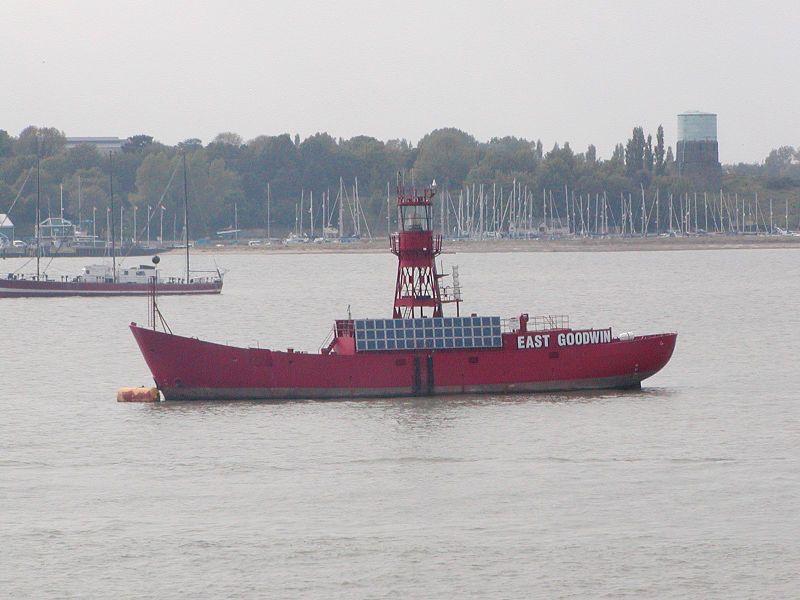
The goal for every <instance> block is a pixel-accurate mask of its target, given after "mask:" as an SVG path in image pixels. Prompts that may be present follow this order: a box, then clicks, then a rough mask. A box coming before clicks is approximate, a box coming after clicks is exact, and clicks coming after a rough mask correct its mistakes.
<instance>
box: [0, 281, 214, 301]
mask: <svg viewBox="0 0 800 600" xmlns="http://www.w3.org/2000/svg"><path fill="white" fill-rule="evenodd" d="M156 289H157V292H158V294H159V295H172V296H175V295H195V294H219V293H220V292H221V291H222V281H218V282H216V283H212V282H203V283H189V284H185V283H159V284H158V286H157V288H156ZM151 292H152V286H151V285H150V284H149V283H90V282H76V281H35V280H30V279H0V298H34V297H37V298H38V297H60V296H147V295H148V294H150V293H151Z"/></svg>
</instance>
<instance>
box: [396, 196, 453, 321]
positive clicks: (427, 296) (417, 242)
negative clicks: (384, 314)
mask: <svg viewBox="0 0 800 600" xmlns="http://www.w3.org/2000/svg"><path fill="white" fill-rule="evenodd" d="M435 193H436V188H435V184H434V185H433V186H431V187H427V188H424V189H423V190H421V191H418V190H417V189H416V188H412V189H410V190H406V189H405V188H403V187H401V186H398V188H397V214H398V229H399V231H398V232H397V233H393V234H392V236H391V238H390V243H391V249H392V254H394V255H396V256H397V283H396V285H395V292H394V310H393V318H395V319H411V318H413V317H441V316H442V293H441V291H440V289H439V279H440V278H441V277H442V275H439V274H437V272H436V257H437V256H438V255H439V254H440V253H441V251H442V236H441V235H434V233H433V196H434V194H435ZM445 301H447V300H445Z"/></svg>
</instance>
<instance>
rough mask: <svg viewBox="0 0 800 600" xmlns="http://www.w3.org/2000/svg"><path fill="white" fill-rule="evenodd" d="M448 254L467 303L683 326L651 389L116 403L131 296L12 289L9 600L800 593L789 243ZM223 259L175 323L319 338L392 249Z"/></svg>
mask: <svg viewBox="0 0 800 600" xmlns="http://www.w3.org/2000/svg"><path fill="white" fill-rule="evenodd" d="M443 258H444V263H445V266H446V267H447V266H448V265H450V264H453V263H457V264H459V265H460V270H461V281H462V284H463V286H464V295H465V299H466V303H465V308H466V310H467V311H469V312H479V313H482V314H500V315H503V316H511V315H514V314H517V313H519V312H521V311H528V312H530V313H531V314H555V313H565V314H570V316H571V319H572V323H573V325H576V326H595V327H605V326H609V325H610V326H613V327H614V328H615V330H616V331H617V332H620V331H626V330H630V331H634V332H637V333H644V332H660V331H668V330H677V331H678V332H679V338H678V345H677V349H676V352H675V355H674V357H673V360H672V362H671V363H670V364H669V365H668V366H667V368H666V369H665V370H664V371H663V372H662V373H660V374H658V375H657V376H655V377H653V378H652V379H650V380H648V381H646V382H645V387H644V389H642V390H641V391H637V392H624V393H618V392H603V393H596V394H580V395H574V394H559V395H546V396H535V395H522V396H491V397H473V396H465V397H456V398H447V399H407V400H392V401H385V400H375V401H359V402H341V403H318V402H295V403H282V404H269V403H249V402H248V403H246V402H240V403H225V404H213V403H161V404H156V405H137V404H118V403H116V402H115V391H116V389H117V388H118V387H121V386H127V385H143V384H149V383H150V377H149V373H148V371H147V369H146V366H145V364H144V362H143V360H142V359H141V357H140V356H139V353H138V350H137V348H136V346H135V344H134V341H133V339H132V337H131V335H130V333H129V332H128V330H127V327H126V325H127V324H128V323H129V322H130V321H138V322H140V323H141V322H144V323H146V321H147V317H146V314H147V311H146V301H145V300H144V299H135V298H133V299H121V298H117V299H35V300H27V299H14V300H2V301H0V326H2V332H3V334H2V345H0V357H2V363H0V364H2V378H1V380H2V387H3V394H2V395H0V415H2V418H0V532H2V543H0V596H3V597H9V598H63V597H80V598H110V597H119V598H153V597H158V598H210V597H214V598H217V597H235V598H247V597H260V598H267V597H269V598H298V597H304V598H306V597H307V598H335V597H341V598H458V597H474V598H531V597H541V598H586V597H611V598H618V597H622V598H624V597H629V598H687V597H694V598H791V597H798V595H800V581H799V580H798V574H797V572H798V565H800V516H799V514H800V510H799V509H800V460H798V441H800V408H798V383H800V375H798V368H797V360H798V350H800V343H799V342H798V339H799V338H800V317H799V316H798V310H797V299H798V297H800V253H798V251H796V250H785V251H782V250H748V251H733V250H731V251H706V252H648V253H635V252H624V253H613V254H605V253H603V254H601V253H593V254H590V253H565V254H549V253H546V254H540V253H529V254H528V253H520V254H458V255H452V254H451V255H445V256H444V257H443ZM214 260H216V262H217V263H218V264H219V265H220V266H223V267H227V268H228V269H230V272H229V273H228V275H227V277H226V282H225V291H224V293H223V295H222V296H220V297H205V298H199V297H198V298H163V299H162V301H161V306H162V310H163V312H164V314H165V315H166V317H167V319H168V321H169V322H170V324H171V326H172V328H173V330H174V331H175V332H176V333H184V334H189V335H197V336H199V337H207V338H210V339H213V340H218V341H223V342H230V343H236V344H242V345H256V344H259V345H261V346H262V347H265V346H268V347H274V348H285V347H287V346H292V347H295V348H298V349H306V350H312V351H313V350H315V349H317V348H318V347H319V345H320V344H321V343H322V341H323V339H324V338H325V336H326V334H327V332H328V331H329V329H330V326H331V324H332V321H333V319H334V318H337V317H342V316H343V315H345V314H346V311H347V305H348V304H350V305H351V309H352V312H353V315H354V316H356V317H362V316H368V315H370V316H388V315H389V312H388V308H389V306H390V303H391V298H392V292H393V285H394V267H395V263H394V260H393V257H392V256H390V255H388V254H387V255H352V254H338V255H337V254H327V255H289V254H276V255H258V256H250V255H246V256H245V255H241V256H235V255H224V256H218V257H210V256H209V255H202V256H199V257H198V258H197V259H196V261H195V264H196V266H197V267H198V268H202V267H208V266H213V261H214ZM181 261H182V259H181V257H180V256H169V255H168V256H165V257H164V260H163V262H162V266H163V268H164V270H165V271H169V270H175V271H177V270H180V268H181V264H182V263H181ZM84 262H85V259H61V260H60V261H58V262H57V263H53V266H57V267H58V269H57V270H55V271H52V272H53V273H56V274H57V273H58V272H59V271H62V272H70V271H76V270H78V269H79V268H80V267H81V266H82V265H83V264H84ZM19 263H20V261H12V260H5V261H0V272H2V273H5V272H8V271H10V270H13V268H15V266H17V265H19Z"/></svg>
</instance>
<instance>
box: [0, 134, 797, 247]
mask: <svg viewBox="0 0 800 600" xmlns="http://www.w3.org/2000/svg"><path fill="white" fill-rule="evenodd" d="M184 155H185V157H186V163H187V182H188V189H189V197H190V203H191V206H192V219H191V220H192V231H193V233H194V236H197V237H199V236H208V235H213V234H214V232H215V231H218V230H220V229H225V228H229V227H231V226H233V224H234V218H235V217H234V215H236V218H237V219H238V225H239V227H240V228H242V229H263V228H265V226H266V221H267V194H268V189H269V195H270V221H271V225H272V231H273V232H275V235H276V236H277V235H283V234H285V233H287V232H289V231H291V230H292V229H294V228H295V222H296V219H297V215H298V204H299V201H300V198H301V197H307V194H310V193H313V194H314V195H315V197H316V198H320V197H321V195H322V194H323V193H329V196H328V197H329V198H334V197H335V196H336V194H337V192H338V189H339V185H340V179H341V180H343V181H345V182H346V183H347V185H348V187H349V186H352V185H353V183H354V182H355V181H356V180H357V181H358V191H359V198H360V206H361V208H362V209H363V212H364V218H365V219H366V221H367V222H368V223H370V224H372V226H373V230H383V229H382V227H385V223H386V211H387V202H386V197H387V183H389V187H390V188H392V187H393V186H394V183H395V181H396V178H397V174H398V173H402V174H403V176H404V178H405V183H406V184H408V183H410V182H411V181H412V180H413V181H414V182H415V183H416V184H417V185H426V184H429V183H430V182H431V181H433V180H434V179H435V180H436V181H437V184H438V186H439V188H440V189H444V190H449V191H451V192H452V191H456V192H457V191H458V190H459V189H462V188H463V187H464V186H471V185H480V184H483V185H485V186H486V185H489V186H496V187H505V188H506V189H509V188H511V186H512V185H513V184H514V182H516V184H517V185H524V186H526V187H527V188H528V189H530V190H539V191H540V192H539V193H541V190H549V191H550V193H551V194H555V195H556V197H558V195H559V194H560V195H561V198H564V194H565V189H566V190H569V191H568V192H566V193H569V194H577V195H584V194H585V195H586V196H593V195H595V194H598V193H600V194H602V193H606V194H607V195H608V197H610V198H613V197H620V196H626V195H628V194H632V195H641V194H642V192H643V191H644V192H645V193H654V191H655V190H658V191H659V193H660V194H661V195H662V196H663V197H667V196H668V195H670V194H674V195H675V196H676V197H677V196H680V195H681V194H686V193H689V192H704V191H708V192H713V193H718V192H719V190H703V189H698V188H697V184H696V182H693V181H692V180H689V179H686V178H682V177H679V176H678V174H677V173H676V168H675V158H674V153H673V150H672V147H671V146H668V145H666V144H665V140H664V131H663V128H662V127H660V126H659V127H658V129H657V131H656V132H655V136H654V135H653V134H652V133H646V132H645V131H644V129H643V128H642V127H634V128H633V129H632V132H631V135H630V137H629V138H628V139H627V141H626V142H624V143H623V142H621V143H619V144H617V145H616V147H615V148H614V151H613V153H612V155H611V156H610V157H609V158H606V159H603V158H601V157H599V156H598V154H597V149H596V148H595V146H593V145H589V147H588V148H587V149H586V150H585V151H584V152H576V151H575V150H573V148H572V147H571V146H570V145H569V143H563V144H555V145H554V146H553V147H552V148H550V149H549V150H545V149H544V148H543V144H542V142H541V140H535V141H534V140H527V139H523V138H517V137H502V138H492V139H490V140H489V141H487V142H482V141H479V140H476V139H475V138H474V137H473V136H472V135H470V134H469V133H466V132H464V131H461V130H459V129H455V128H443V129H437V130H435V131H432V132H430V133H429V134H427V135H425V136H424V137H423V138H422V139H421V140H420V141H419V142H418V143H417V144H416V145H413V144H411V143H410V142H408V141H407V140H403V139H394V140H388V141H381V140H378V139H375V138H373V137H368V136H356V137H353V138H350V139H342V138H338V139H336V138H334V137H332V136H330V135H329V134H327V133H317V134H315V135H312V136H309V137H307V138H306V139H304V140H301V139H300V137H299V136H298V135H295V136H294V137H292V136H290V135H289V134H282V135H275V136H267V135H262V136H258V137H256V138H254V139H252V140H249V141H244V140H243V139H242V138H241V137H240V136H239V135H237V134H235V133H230V132H226V133H220V134H219V135H217V136H216V137H215V138H214V139H213V140H212V141H211V142H209V143H207V144H203V142H202V141H201V140H199V139H187V140H185V141H183V142H181V143H179V144H177V145H174V146H170V145H166V144H162V143H160V142H158V141H157V140H155V139H154V138H153V137H152V136H150V135H145V134H141V135H134V136H132V137H130V138H128V139H127V141H126V142H125V143H124V144H123V146H122V149H121V151H120V152H116V153H114V155H113V159H112V160H110V159H109V156H107V155H105V156H104V155H101V153H99V152H98V151H97V150H96V149H95V148H94V147H91V146H88V145H83V146H76V147H72V148H69V149H67V148H66V137H65V135H64V133H63V132H61V131H60V130H58V129H57V128H54V127H36V126H30V127H27V128H25V129H24V130H23V131H21V132H20V133H19V135H17V136H12V135H11V134H9V133H8V132H7V131H4V130H0V212H8V211H9V209H10V207H11V205H12V203H13V204H14V208H13V211H12V214H11V216H12V218H13V220H14V222H15V224H16V225H17V228H18V231H21V232H24V231H27V232H32V231H33V223H34V221H35V205H36V174H35V169H36V166H37V162H38V168H39V189H40V197H41V206H42V209H41V210H42V217H43V218H46V217H47V216H48V215H50V216H57V215H58V213H59V212H60V210H61V206H62V203H63V206H64V210H65V215H66V216H67V218H69V219H71V220H72V221H73V222H77V221H78V220H79V218H80V219H81V220H82V221H83V222H84V225H85V224H86V223H87V221H88V220H89V219H91V218H92V215H93V214H94V215H95V216H96V215H97V214H100V215H102V218H100V217H97V232H98V235H101V234H102V233H103V231H104V229H105V223H106V218H105V213H106V209H107V207H108V206H109V201H110V175H113V187H114V199H115V202H116V203H118V206H121V207H122V210H123V211H126V214H127V217H126V218H127V219H130V218H132V213H133V209H134V207H135V208H136V210H137V212H138V214H139V220H138V228H139V229H140V230H141V228H142V227H143V225H144V220H145V215H146V214H147V213H148V212H149V213H152V214H155V212H156V208H155V207H157V206H159V205H160V206H163V207H164V213H165V214H166V215H167V219H168V223H169V228H170V229H171V228H172V225H173V222H178V221H179V220H180V219H182V216H179V215H181V214H182V203H183V197H184V189H183V172H182V170H181V168H182V161H181V159H182V157H183V156H184ZM112 161H113V162H112ZM23 184H24V185H23ZM722 187H723V189H724V191H725V193H730V194H742V195H752V194H756V193H758V194H760V195H761V197H762V198H767V197H770V198H774V199H775V200H778V201H779V202H783V201H784V199H786V200H788V201H790V202H791V204H790V206H791V209H790V210H791V214H792V215H793V218H794V217H795V216H796V215H797V214H798V202H797V192H798V189H800V150H795V149H794V148H793V147H781V148H778V149H776V150H773V151H772V152H771V153H770V154H769V156H767V157H766V158H765V160H764V161H763V162H762V163H759V164H738V165H728V166H726V167H725V168H724V169H723V178H722ZM20 190H21V193H20ZM15 200H16V202H15ZM330 203H332V200H331V201H329V206H330ZM79 204H80V206H79ZM148 207H149V208H148ZM307 210H308V204H307V203H306V204H305V205H304V211H306V213H307ZM115 216H116V217H117V218H118V215H115ZM308 218H309V217H308V216H306V220H308ZM314 218H315V219H316V220H317V227H319V225H321V223H320V222H319V220H320V218H321V217H320V215H319V214H317V215H316V216H315V217H314ZM795 220H796V218H795ZM306 222H308V221H306ZM181 223H182V221H181ZM382 224H384V225H382ZM333 225H334V226H335V225H336V219H335V218H334V219H333ZM151 226H152V225H151ZM124 227H125V228H127V230H128V231H129V232H130V233H131V234H132V222H130V223H128V222H127V221H126V224H125V225H124ZM318 230H319V229H318ZM20 235H22V234H20ZM129 237H130V236H129ZM165 237H166V236H165Z"/></svg>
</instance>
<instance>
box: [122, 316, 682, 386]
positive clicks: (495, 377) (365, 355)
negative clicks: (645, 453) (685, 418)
mask: <svg viewBox="0 0 800 600" xmlns="http://www.w3.org/2000/svg"><path fill="white" fill-rule="evenodd" d="M131 331H132V332H133V335H134V337H135V338H136V341H137V343H138V344H139V348H140V349H141V351H142V354H143V355H144V358H145V360H146V362H147V365H148V367H149V368H150V371H151V372H152V373H153V377H154V379H155V383H156V385H157V386H158V388H159V389H160V390H161V391H162V393H163V394H164V398H165V399H167V400H238V399H288V398H316V399H326V398H327V399H333V398H357V397H392V396H411V395H437V394H461V393H486V392H501V393H511V392H550V391H564V390H586V389H610V388H636V387H639V386H640V384H641V382H642V380H644V379H646V378H648V377H650V376H652V375H653V374H655V373H656V372H658V371H659V370H661V369H662V368H663V367H664V365H666V364H667V362H668V361H669V359H670V357H671V356H672V352H673V350H674V348H675V341H676V338H677V334H675V333H664V334H657V335H646V336H639V337H635V338H633V339H630V340H619V339H616V338H614V339H612V340H611V341H610V342H608V343H598V344H588V345H582V346H569V347H559V348H555V347H549V348H538V349H533V348H524V349H521V348H520V347H519V344H518V342H517V339H518V333H505V334H503V336H502V337H503V340H502V347H500V348H470V349H466V348H459V349H445V350H438V349H436V350H416V351H413V350H394V351H381V352H354V353H350V354H335V353H321V354H306V353H300V352H279V351H272V350H263V349H258V348H237V347H233V346H225V345H220V344H214V343H210V342H204V341H202V340H198V339H195V338H188V337H182V336H177V335H172V334H168V333H162V332H158V331H153V330H150V329H144V328H142V327H139V326H137V325H136V324H135V323H133V324H131ZM564 331H568V330H564Z"/></svg>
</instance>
